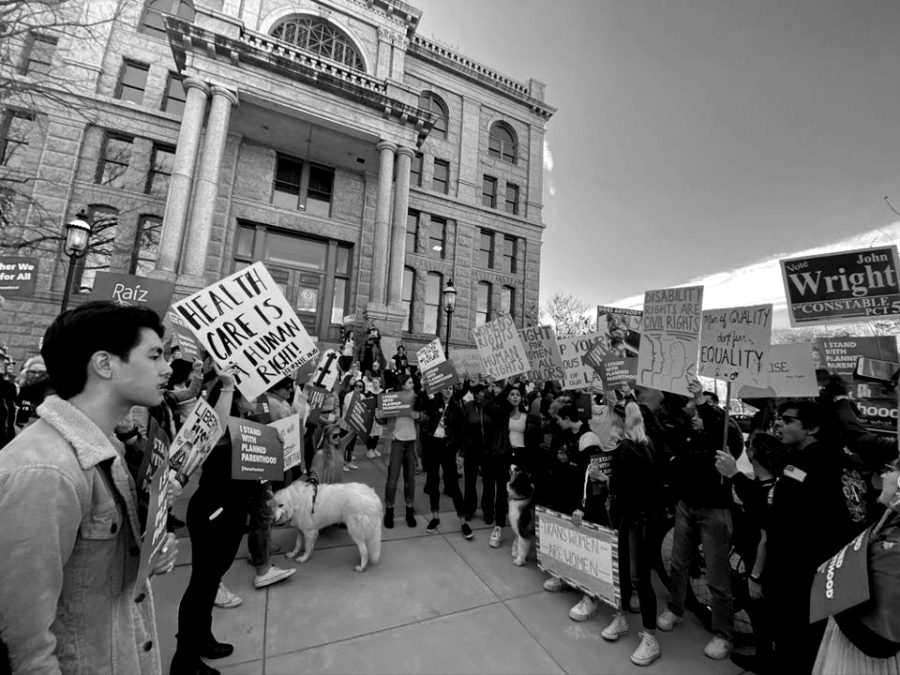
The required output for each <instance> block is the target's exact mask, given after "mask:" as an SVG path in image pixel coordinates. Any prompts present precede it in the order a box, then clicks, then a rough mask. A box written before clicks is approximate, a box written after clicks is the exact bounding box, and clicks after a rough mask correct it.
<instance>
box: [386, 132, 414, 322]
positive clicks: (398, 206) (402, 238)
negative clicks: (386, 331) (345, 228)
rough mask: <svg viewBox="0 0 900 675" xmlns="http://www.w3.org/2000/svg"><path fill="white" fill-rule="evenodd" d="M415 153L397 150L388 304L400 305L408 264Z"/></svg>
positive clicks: (402, 149) (409, 150)
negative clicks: (407, 226) (404, 268)
mask: <svg viewBox="0 0 900 675" xmlns="http://www.w3.org/2000/svg"><path fill="white" fill-rule="evenodd" d="M413 154H415V151H414V150H413V149H412V148H407V147H401V148H398V149H397V181H396V185H395V187H394V222H393V225H392V228H391V265H390V272H389V274H388V304H389V305H392V306H393V305H400V299H401V294H402V291H403V265H404V263H405V262H406V218H407V214H408V213H409V168H410V164H411V163H412V157H413Z"/></svg>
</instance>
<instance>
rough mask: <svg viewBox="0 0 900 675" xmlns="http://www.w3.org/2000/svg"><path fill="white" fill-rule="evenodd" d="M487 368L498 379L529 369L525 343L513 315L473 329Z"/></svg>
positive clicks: (482, 359)
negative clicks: (520, 336)
mask: <svg viewBox="0 0 900 675" xmlns="http://www.w3.org/2000/svg"><path fill="white" fill-rule="evenodd" d="M472 335H473V336H474V337H475V344H476V345H477V346H478V351H479V353H480V354H481V361H482V363H483V364H484V368H485V370H486V371H487V372H488V373H490V374H491V375H492V376H494V377H495V378H497V379H498V380H503V379H506V378H507V377H512V376H513V375H519V374H521V373H524V372H525V371H527V370H528V355H527V354H526V352H525V345H523V344H522V340H521V339H520V338H519V333H518V331H516V324H515V323H514V322H513V320H512V317H511V316H508V315H507V316H501V317H500V318H499V319H494V320H493V321H488V322H487V323H485V324H483V325H481V326H478V327H477V328H474V329H473V330H472Z"/></svg>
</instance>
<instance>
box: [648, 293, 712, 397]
mask: <svg viewBox="0 0 900 675" xmlns="http://www.w3.org/2000/svg"><path fill="white" fill-rule="evenodd" d="M702 305H703V286H688V287H685V288H664V289H661V290H655V291H647V292H646V293H644V316H643V318H642V321H641V349H640V353H639V356H638V384H640V385H643V386H645V387H651V388H652V389H659V390H660V391H669V392H672V393H675V394H683V395H685V396H687V395H688V394H689V392H688V388H687V387H688V383H689V382H692V381H694V380H696V379H697V355H698V352H699V351H700V326H701V323H702V317H701V312H702V309H701V307H702Z"/></svg>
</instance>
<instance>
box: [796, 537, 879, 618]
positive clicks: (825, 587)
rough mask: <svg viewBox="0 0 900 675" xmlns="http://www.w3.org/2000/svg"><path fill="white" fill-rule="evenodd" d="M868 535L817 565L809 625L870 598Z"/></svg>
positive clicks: (811, 595)
mask: <svg viewBox="0 0 900 675" xmlns="http://www.w3.org/2000/svg"><path fill="white" fill-rule="evenodd" d="M873 527H874V526H873ZM871 534H872V528H871V527H870V528H867V529H866V530H865V532H862V533H861V534H859V535H858V536H857V537H855V538H854V539H853V541H851V542H850V543H849V544H847V545H846V546H844V548H842V549H841V550H840V551H838V552H837V554H836V555H834V556H833V557H831V558H829V559H828V560H826V561H825V562H824V563H822V564H821V565H819V568H818V569H817V570H816V576H815V577H813V583H812V589H811V590H810V594H809V622H810V623H816V622H818V621H821V620H822V619H825V618H827V617H829V616H834V615H835V614H840V613H841V612H843V611H844V610H845V609H850V608H851V607H856V606H857V605H859V604H860V603H863V602H865V601H866V600H868V599H869V566H868V559H869V537H870V535H871Z"/></svg>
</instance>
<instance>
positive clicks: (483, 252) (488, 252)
mask: <svg viewBox="0 0 900 675" xmlns="http://www.w3.org/2000/svg"><path fill="white" fill-rule="evenodd" d="M479 241H480V244H479V246H478V266H479V267H485V268H487V269H491V268H492V267H493V266H494V233H493V232H488V231H487V230H482V231H481V238H480V240H479Z"/></svg>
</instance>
